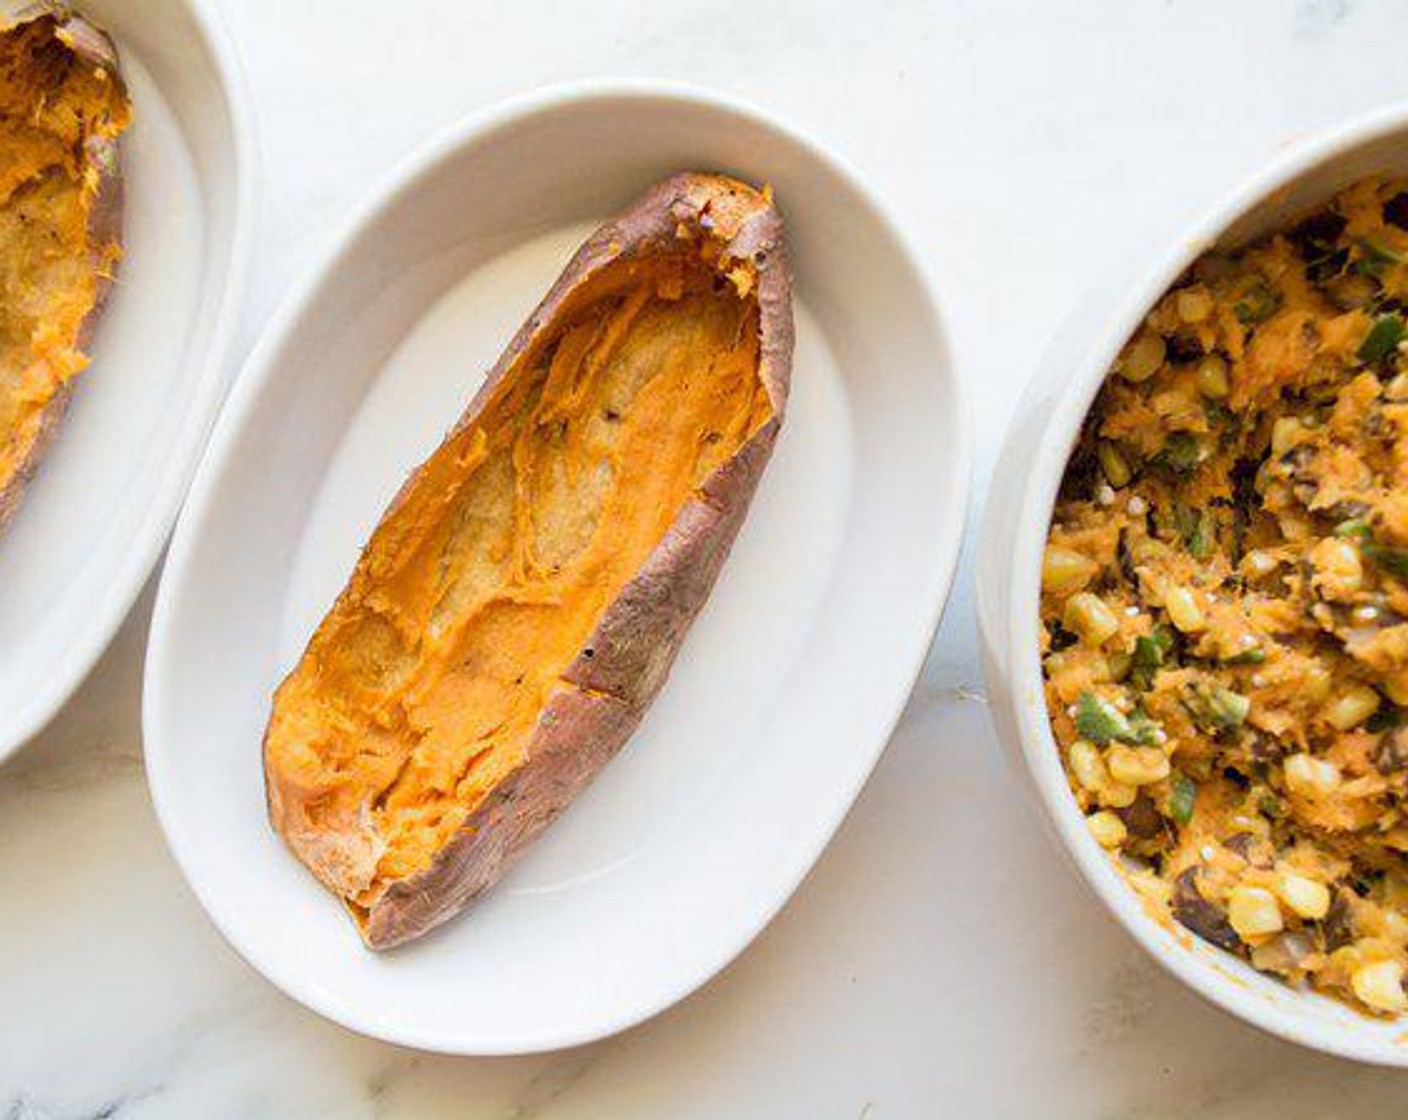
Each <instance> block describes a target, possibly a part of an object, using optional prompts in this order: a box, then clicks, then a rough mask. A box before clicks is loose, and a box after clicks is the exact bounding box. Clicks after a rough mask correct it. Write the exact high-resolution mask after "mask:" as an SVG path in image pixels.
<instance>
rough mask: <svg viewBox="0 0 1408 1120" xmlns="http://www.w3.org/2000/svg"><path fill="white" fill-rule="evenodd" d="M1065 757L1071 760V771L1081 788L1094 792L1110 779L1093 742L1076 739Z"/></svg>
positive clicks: (1097, 748) (1103, 761)
mask: <svg viewBox="0 0 1408 1120" xmlns="http://www.w3.org/2000/svg"><path fill="white" fill-rule="evenodd" d="M1067 757H1068V758H1069V759H1070V760H1071V773H1072V774H1074V775H1075V778H1076V781H1077V782H1079V783H1080V785H1081V788H1082V789H1086V790H1089V791H1090V792H1091V793H1096V792H1098V791H1099V790H1100V788H1101V787H1102V786H1103V785H1104V784H1105V783H1106V782H1107V781H1109V780H1110V773H1109V771H1108V770H1106V769H1105V760H1104V759H1103V758H1101V757H1100V748H1099V747H1097V746H1096V745H1095V744H1094V743H1091V742H1088V741H1087V740H1085V739H1077V740H1076V741H1075V742H1074V743H1072V744H1071V749H1070V751H1069V752H1068V754H1067Z"/></svg>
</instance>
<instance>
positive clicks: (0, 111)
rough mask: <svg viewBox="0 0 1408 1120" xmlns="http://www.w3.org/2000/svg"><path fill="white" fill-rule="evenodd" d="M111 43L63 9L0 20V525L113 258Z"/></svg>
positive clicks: (66, 379)
mask: <svg viewBox="0 0 1408 1120" xmlns="http://www.w3.org/2000/svg"><path fill="white" fill-rule="evenodd" d="M130 118H131V102H130V100H129V98H128V94H127V88H126V86H125V85H124V83H123V80H122V75H121V72H120V70H119V67H118V59H117V51H116V48H114V46H113V44H112V41H111V40H110V39H109V38H108V37H107V36H106V35H105V34H103V32H101V31H99V30H98V29H97V28H95V27H94V26H93V25H92V24H90V23H87V22H86V21H85V20H83V19H82V18H80V17H79V16H77V15H75V14H73V12H71V11H70V10H69V9H68V8H67V7H65V6H63V5H60V4H55V3H44V4H38V5H34V6H31V7H29V8H26V9H24V10H23V11H21V12H20V13H19V14H17V15H13V16H10V17H8V18H7V17H4V16H3V15H0V153H3V156H0V528H3V526H4V525H5V523H6V522H7V521H8V520H9V519H10V518H11V517H12V516H13V515H14V512H15V510H16V509H17V508H18V506H19V503H20V499H21V497H22V495H23V492H24V487H25V484H26V483H27V482H28V481H29V479H30V477H31V476H32V475H33V473H34V470H35V468H36V467H37V466H38V464H39V460H40V458H41V457H42V456H43V454H44V452H45V450H46V449H47V448H48V446H49V444H50V442H51V441H52V439H53V437H54V435H55V433H56V432H57V430H58V428H59V424H60V422H61V421H62V419H63V415H64V411H65V409H66V408H67V406H68V401H69V397H70V395H71V393H72V390H73V383H74V379H75V378H76V377H77V376H78V374H79V373H80V372H81V371H82V370H83V369H84V367H85V366H87V364H88V355H87V354H86V350H87V348H88V344H89V341H90V340H91V337H92V334H93V330H94V327H95V325H96V323H97V320H98V317H99V315H100V314H101V311H102V307H103V303H104V301H105V299H106V297H107V294H108V291H109V289H110V287H111V285H112V280H113V275H114V273H115V270H116V268H117V262H118V258H119V257H120V256H121V252H122V250H121V232H122V177H121V171H120V165H119V162H118V137H119V136H120V135H121V133H122V132H123V130H124V129H125V128H126V127H127V124H128V122H129V120H130Z"/></svg>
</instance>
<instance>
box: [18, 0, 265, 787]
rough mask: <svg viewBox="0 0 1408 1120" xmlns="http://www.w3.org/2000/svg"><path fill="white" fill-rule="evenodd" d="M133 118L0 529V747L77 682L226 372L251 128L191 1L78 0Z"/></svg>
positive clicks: (162, 534)
mask: <svg viewBox="0 0 1408 1120" xmlns="http://www.w3.org/2000/svg"><path fill="white" fill-rule="evenodd" d="M78 7H79V8H80V10H81V11H82V12H83V13H84V14H85V15H87V16H88V17H89V18H91V19H92V20H93V21H94V22H96V23H97V24H98V25H100V26H101V27H103V28H105V29H106V30H107V31H108V32H109V33H111V35H112V37H113V38H114V40H115V41H116V42H117V46H118V50H119V52H120V53H121V56H122V67H123V71H124V73H125V74H126V76H127V80H128V83H129V86H130V88H131V91H132V97H133V104H134V106H135V111H136V119H135V121H134V123H133V125H132V128H131V129H130V131H129V132H128V133H127V135H126V136H125V137H124V139H123V149H122V158H123V170H124V175H125V179H126V183H125V188H126V253H125V257H124V260H123V263H122V268H121V273H120V275H119V279H118V283H117V285H116V287H115V288H114V291H113V296H112V299H111V302H110V303H109V305H108V308H107V311H106V313H105V315H104V317H103V320H102V322H101V323H100V325H99V329H98V333H97V336H96V338H95V340H94V348H93V363H92V365H91V366H90V368H89V369H88V370H87V372H85V373H84V375H83V378H82V380H81V381H80V382H79V385H78V388H77V390H76V391H75V393H74V396H73V403H72V405H71V406H70V408H69V414H68V417H67V419H66V421H65V424H64V427H63V429H62V431H61V432H60V434H59V438H58V439H57V440H56V441H55V444H54V446H53V448H52V449H51V451H50V453H49V454H48V456H47V457H46V458H45V460H44V463H43V464H42V466H41V467H40V469H39V473H38V474H37V475H36V477H35V480H34V482H33V484H32V485H31V486H30V488H29V490H28V493H27V495H26V498H25V502H24V504H23V506H22V507H21V508H20V511H19V514H18V515H17V516H16V517H15V519H14V520H13V521H12V522H11V524H10V525H9V527H8V529H7V530H6V532H5V535H4V536H3V537H0V635H3V640H0V760H3V759H4V758H5V757H6V756H7V755H9V754H10V753H11V752H13V751H14V750H15V749H17V748H18V747H19V746H20V745H21V744H22V743H23V742H24V741H25V740H26V739H28V738H29V737H31V736H32V735H33V734H34V733H35V732H37V731H38V730H39V729H40V728H41V727H43V726H44V724H45V723H47V722H48V720H49V719H50V717H52V716H53V714H54V713H55V712H56V711H57V710H58V709H59V707H60V706H61V705H62V704H63V702H64V701H65V700H66V699H67V698H68V696H69V695H70V693H72V692H73V690H74V689H75V688H76V687H77V686H78V684H79V682H80V681H82V679H83V677H84V676H85V675H86V673H87V672H88V670H89V669H90V668H91V667H92V665H93V663H94V662H95V661H96V660H97V658H98V655H99V654H101V653H102V651H103V649H104V647H106V646H107V644H108V641H109V640H110V639H111V638H112V635H113V633H114V631H116V629H117V627H118V625H119V624H120V623H121V621H122V619H123V617H124V616H125V615H126V614H127V611H128V610H129V609H130V608H131V606H132V603H133V601H134V600H135V599H136V597H137V593H138V592H139V591H140V590H141V588H142V584H143V583H144V582H145V581H146V578H147V576H148V575H149V574H150V572H151V570H152V567H153V566H154V565H155V564H156V561H157V558H158V556H159V555H160V553H161V548H162V546H163V545H164V544H165V543H166V537H167V534H168V533H169V532H170V529H171V525H172V523H173V522H174V521H175V518H176V513H177V510H178V508H179V506H180V504H181V499H182V497H183V495H184V494H185V491H186V486H187V484H188V483H189V482H190V479H191V475H192V473H193V472H194V470H195V465H196V460H197V459H198V458H199V456H200V452H201V449H202V448H203V447H204V444H205V438H206V436H207V434H208V433H209V430H210V427H211V426H212V425H213V424H214V421H215V413H216V410H217V409H218V407H219V404H220V401H221V399H222V398H223V396H224V392H225V387H226V385H227V384H228V381H229V374H230V372H231V367H230V361H229V358H230V347H231V343H232V341H233V338H234V328H235V327H236V326H237V324H238V318H239V312H240V309H241V305H242V297H243V293H244V286H245V273H246V265H247V262H248V259H249V247H250V239H251V235H252V232H253V216H254V189H255V166H254V164H255V160H254V142H253V132H252V129H251V126H250V123H249V116H248V108H247V104H246V99H245V96H244V93H243V87H242V82H241V80H240V75H239V71H238V67H237V66H236V63H235V58H234V54H233V51H232V48H231V46H230V44H229V41H228V39H227V38H226V36H225V33H224V31H223V30H222V28H221V27H220V25H219V24H218V22H217V20H216V19H215V18H214V16H213V14H212V13H211V12H210V11H209V10H208V7H207V4H206V3H205V2H203V0H141V3H136V4H134V3H132V2H131V0H83V2H82V3H80V4H78Z"/></svg>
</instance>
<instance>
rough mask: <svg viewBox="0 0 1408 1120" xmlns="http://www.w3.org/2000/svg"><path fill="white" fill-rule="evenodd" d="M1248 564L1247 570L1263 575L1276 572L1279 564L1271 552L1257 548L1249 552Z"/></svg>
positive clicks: (1256, 574)
mask: <svg viewBox="0 0 1408 1120" xmlns="http://www.w3.org/2000/svg"><path fill="white" fill-rule="evenodd" d="M1246 565H1247V570H1248V571H1249V572H1251V574H1252V575H1254V576H1258V577H1262V576H1269V575H1270V574H1271V573H1272V572H1274V571H1275V570H1276V568H1277V566H1278V561H1277V560H1276V557H1274V556H1272V555H1271V553H1269V552H1263V551H1262V550H1261V549H1259V548H1255V549H1252V551H1251V552H1248V553H1247V558H1246Z"/></svg>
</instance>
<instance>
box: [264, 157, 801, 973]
mask: <svg viewBox="0 0 1408 1120" xmlns="http://www.w3.org/2000/svg"><path fill="white" fill-rule="evenodd" d="M737 189H738V184H737V183H736V182H734V181H733V180H730V179H727V178H724V177H722V176H717V175H708V174H700V173H694V172H685V173H680V174H677V175H674V176H671V177H670V178H668V179H665V180H663V181H662V182H660V183H657V184H656V185H655V186H653V187H652V188H650V189H649V190H648V191H647V192H646V193H645V194H644V195H642V196H641V197H640V198H639V199H638V200H637V201H636V202H635V203H634V204H632V205H631V206H630V207H629V208H627V209H626V210H625V211H623V212H622V213H621V214H620V215H618V216H617V217H616V218H614V219H612V220H611V221H608V222H607V223H606V224H605V225H603V226H602V227H601V228H600V229H598V230H597V231H596V232H595V233H594V234H593V235H592V236H591V237H590V238H589V239H588V240H587V241H586V242H585V243H584V244H583V245H582V246H581V248H579V249H578V251H577V252H576V254H575V255H574V256H573V258H572V260H571V261H570V262H569V263H568V265H567V267H566V268H565V269H564V271H563V272H562V274H561V276H559V278H558V279H557V281H556V282H555V283H554V284H553V286H552V287H551V288H550V289H549V291H548V293H547V295H546V296H544V298H543V300H542V301H541V302H540V303H539V305H538V307H537V308H536V310H534V312H533V313H532V314H531V315H530V316H529V318H528V320H527V321H526V322H525V323H524V324H523V326H522V327H521V328H520V329H519V331H518V333H517V334H516V335H515V336H514V338H513V340H512V341H511V342H510V343H509V346H508V347H507V349H506V350H505V351H504V353H503V355H502V356H501V357H500V358H499V360H498V361H497V362H496V363H495V365H494V367H493V369H492V370H491V371H490V373H489V376H488V377H487V378H486V380H485V383H484V385H483V387H482V388H481V389H480V390H479V392H478V393H476V394H475V396H474V398H473V400H472V401H471V402H470V404H469V405H468V407H467V408H466V409H465V411H464V413H463V414H462V416H461V417H460V419H459V420H458V421H457V423H456V424H455V425H454V426H453V428H452V429H451V430H450V432H449V433H448V434H447V436H446V439H447V440H449V439H453V438H454V437H455V436H456V435H457V434H458V433H460V432H462V431H463V430H464V428H465V427H467V426H468V425H470V424H472V423H473V422H474V421H475V419H476V418H477V417H478V416H479V414H480V412H481V411H482V409H483V407H484V406H485V404H486V403H487V402H488V400H489V399H490V396H491V394H492V393H493V391H494V389H495V388H496V386H497V385H498V384H499V382H500V381H501V380H502V379H503V377H504V376H506V375H507V374H508V372H509V371H510V370H511V369H512V368H513V366H514V363H515V362H516V361H517V359H518V358H519V357H520V356H522V355H523V354H524V352H525V351H526V350H528V349H529V347H531V346H532V345H533V344H534V342H535V341H536V340H537V339H538V337H539V336H540V335H541V334H542V333H543V332H544V331H545V330H546V329H548V328H550V327H551V326H552V325H553V323H554V321H555V319H556V317H557V315H558V314H559V313H560V312H561V311H562V310H563V308H564V305H565V304H566V302H567V300H568V299H569V298H570V297H571V295H572V294H573V292H574V291H576V290H577V289H578V288H579V287H580V286H581V285H583V284H585V283H587V282H588V281H589V280H590V279H591V278H592V277H593V276H594V275H596V274H597V273H599V272H600V271H601V270H602V269H604V268H606V267H607V266H609V265H612V264H614V263H617V262H618V261H621V260H626V259H630V258H631V257H635V256H643V255H646V254H649V253H651V252H654V251H657V250H659V249H661V248H664V247H667V246H674V245H676V244H677V239H678V237H679V233H680V231H681V230H686V231H689V232H690V233H691V234H693V235H696V236H700V237H704V236H713V237H716V238H719V239H720V240H722V241H724V251H725V252H726V253H727V254H728V256H729V257H731V258H733V259H735V260H750V261H752V262H753V264H754V267H755V269H756V284H757V289H756V297H757V301H758V306H759V319H760V321H759V338H760V352H759V377H760V379H761V381H762V384H763V386H764V390H765V391H766V392H767V394H768V396H769V399H770V403H771V406H772V412H773V415H772V417H771V419H769V420H768V421H767V423H765V424H764V425H763V426H762V427H761V428H760V429H759V430H758V431H757V432H755V433H754V434H753V435H752V437H750V439H749V440H748V441H747V442H746V443H745V444H744V445H743V447H742V448H740V450H739V451H738V453H737V454H736V455H734V456H733V458H731V459H730V460H729V461H728V462H727V463H725V464H723V465H722V466H720V467H719V468H718V469H717V470H716V471H714V473H713V474H712V475H711V476H710V477H709V478H708V479H706V480H705V482H704V484H703V486H702V487H701V489H700V492H699V494H698V496H697V497H695V498H693V499H691V500H690V501H688V502H686V503H685V505H684V506H683V507H682V508H681V510H680V512H679V514H678V516H677V517H676V519H675V521H674V523H673V524H672V525H671V526H670V528H669V529H668V530H667V531H666V533H665V535H664V536H663V537H662V539H661V540H660V542H659V543H658V544H657V545H656V547H655V549H654V550H653V551H652V552H651V554H650V556H649V557H647V559H646V561H645V563H644V564H643V565H642V567H641V569H640V570H639V571H638V572H637V573H636V574H635V575H634V576H633V577H632V579H631V580H630V581H629V582H628V583H627V584H626V585H625V586H624V587H623V588H622V590H621V593H620V594H619V595H618V597H617V598H616V600H615V601H614V602H613V603H612V604H611V605H610V606H608V608H607V609H606V611H605V612H604V613H603V615H602V617H601V618H600V619H599V620H598V624H597V627H596V628H595V630H594V632H593V634H592V635H591V637H590V638H589V639H588V641H587V643H586V645H585V646H584V647H583V651H584V652H579V653H578V656H577V657H576V659H575V660H574V661H573V662H572V663H571V665H570V666H569V667H568V669H567V671H566V672H565V673H564V674H563V681H564V685H565V687H564V688H563V689H562V690H560V691H559V692H557V693H556V694H555V695H554V696H553V697H552V699H551V700H550V701H549V703H548V705H547V707H546V708H545V709H544V711H543V713H542V716H541V717H540V719H539V722H538V725H537V727H536V729H535V731H534V733H533V736H532V738H531V740H530V742H529V745H528V748H527V751H526V757H525V761H524V762H523V763H522V765H520V766H519V767H518V768H516V769H515V770H514V771H513V772H512V773H511V774H510V775H509V776H508V777H507V778H506V779H505V780H504V781H503V782H501V783H500V784H499V786H498V787H497V788H496V789H494V790H493V791H492V792H491V793H490V794H489V795H488V796H487V797H486V798H485V800H484V802H483V803H482V804H481V805H480V806H479V807H478V808H477V809H476V810H475V812H474V813H473V814H471V816H470V818H469V819H468V820H467V821H466V822H465V824H464V826H462V828H461V830H460V831H459V833H458V834H457V835H456V837H455V838H454V839H453V840H451V841H450V842H449V843H448V844H447V845H446V846H445V847H444V848H442V849H441V850H440V851H439V852H438V853H437V854H436V857H435V859H434V861H433V862H432V864H431V866H430V867H428V868H427V869H426V870H424V871H422V872H420V873H419V874H416V875H413V876H410V877H408V878H406V879H402V880H399V881H397V882H394V883H392V884H391V885H390V886H389V887H388V888H387V889H386V891H385V892H384V893H383V894H382V896H381V897H380V898H379V899H378V900H377V901H376V902H375V903H374V904H373V905H372V906H371V907H370V909H369V910H367V911H366V912H365V914H354V917H357V918H358V919H359V920H358V923H357V924H358V927H359V929H360V931H361V934H362V937H363V940H364V941H365V943H366V944H367V946H368V947H369V948H371V949H374V950H384V949H390V948H393V947H395V946H398V945H402V944H405V943H406V942H408V941H412V940H414V939H416V938H418V937H420V936H422V935H424V934H425V933H427V932H429V931H430V930H431V929H433V928H435V927H436V926H438V925H440V924H442V923H443V922H445V921H447V920H449V919H450V918H452V917H454V916H455V915H456V914H458V913H460V912H461V911H462V910H463V909H465V907H467V906H468V905H469V904H470V903H471V902H473V900H474V899H475V898H476V897H477V896H478V895H480V894H481V893H482V892H483V891H485V890H486V889H488V888H489V887H490V886H492V885H493V884H494V883H495V882H497V881H498V879H499V878H501V877H502V875H503V874H504V873H505V872H506V871H507V870H508V869H509V868H510V867H511V866H512V865H513V863H514V862H515V861H516V859H517V858H518V857H519V856H520V855H521V854H522V853H523V852H524V850H525V849H526V848H527V847H528V846H529V845H530V844H531V843H532V842H533V840H535V839H536V838H537V837H538V835H540V834H541V832H542V831H543V830H544V829H545V828H546V827H547V826H548V825H549V824H550V823H551V822H552V821H553V820H555V819H556V818H557V817H558V816H559V815H560V814H561V813H562V811H563V810H565V809H566V807H567V806H568V805H569V804H570V802H571V801H572V799H573V798H574V797H576V795H577V794H578V793H580V792H581V790H583V789H584V788H585V787H586V786H587V785H588V784H589V783H590V781H591V780H592V779H593V778H594V777H595V776H596V774H597V773H598V772H599V771H600V770H601V768H602V767H604V766H605V765H606V763H607V762H609V761H610V760H611V758H613V757H614V756H615V755H616V753H617V752H618V751H619V750H620V748H621V747H622V746H623V745H624V744H625V742H626V741H627V740H628V739H629V738H630V736H631V734H632V733H633V732H634V731H635V729H636V727H637V726H638V725H639V723H640V721H641V719H642V717H643V716H644V714H645V711H646V709H647V708H648V707H649V706H650V703H651V702H652V701H653V700H654V698H655V696H656V694H657V693H658V692H659V690H660V688H661V687H662V686H663V685H664V683H665V680H666V678H667V676H668V674H669V671H670V668H671V667H672V665H673V662H674V659H675V655H676V654H677V653H678V651H679V648H680V646H681V644H682V643H683V640H684V637H685V634H686V633H687V631H688V629H689V627H690V625H691V624H692V622H693V621H694V618H695V616H696V615H697V614H698V612H699V610H700V608H701V607H702V606H703V605H704V602H705V600H706V599H707V598H708V595H709V592H710V591H711V590H712V588H713V585H714V581H715V579H716V577H717V575H718V572H719V570H720V568H721V567H722V565H723V563H724V560H725V559H726V557H727V555H728V553H729V550H730V548H731V547H732V545H733V541H734V538H735V537H736V535H737V533H738V530H739V527H740V526H741V525H742V523H743V519H744V516H745V515H746V513H747V511H748V507H749V504H750V503H751V501H752V497H753V494H754V492H755V490H756V488H757V485H758V482H759V480H760V479H761V476H762V473H763V470H764V468H765V467H766V465H767V463H768V460H769V459H770V457H771V454H772V449H773V445H774V443H775V442H776V439H777V434H778V432H779V430H780V428H781V425H782V422H783V418H784V414H785V411H786V405H787V395H788V388H789V385H790V379H791V368H792V349H793V340H794V327H793V321H792V298H791V289H792V277H791V272H790V268H789V263H788V258H787V247H786V241H785V237H784V233H783V226H782V219H781V216H780V215H779V214H778V212H777V210H776V209H775V208H774V207H773V205H772V204H771V200H770V199H766V198H765V201H764V202H763V203H762V204H758V205H754V206H751V207H750V208H748V210H747V212H746V213H745V214H744V215H743V216H742V218H741V220H740V221H738V222H737V223H736V226H734V227H733V228H728V229H720V228H719V226H718V224H717V223H716V222H715V221H714V220H713V219H712V218H711V216H710V211H711V209H716V212H717V213H719V214H721V215H729V217H728V219H727V220H729V221H732V215H731V214H730V212H729V211H728V209H727V208H726V206H725V205H724V204H725V203H726V201H727V200H728V197H729V193H730V192H731V191H736V190H737ZM716 204H717V208H716ZM407 485H409V483H408V484H407ZM406 493H407V488H406V487H403V488H402V490H401V491H400V492H399V493H398V494H397V495H396V497H395V498H394V499H393V500H392V502H391V504H390V505H389V506H388V508H387V510H386V513H385V514H384V515H383V517H385V516H389V515H390V514H391V513H393V512H394V511H395V510H396V508H397V507H398V506H399V505H400V504H401V503H402V502H403V501H404V499H405V495H406ZM586 650H590V651H591V652H590V653H587V652H585V651H586ZM264 746H265V761H266V766H265V774H266V792H267V795H268V802H269V812H270V818H271V821H272V823H273V826H274V828H275V830H276V831H278V832H279V833H280V834H281V835H283V836H284V838H285V840H287V839H288V836H287V834H286V833H285V830H284V827H283V821H282V814H281V811H280V801H281V796H280V789H279V778H278V775H277V774H275V773H274V772H273V770H272V768H271V767H269V765H268V739H267V733H266V739H265V744H264ZM311 869H312V870H313V871H314V873H315V874H317V873H318V869H317V868H316V867H313V868H311Z"/></svg>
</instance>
